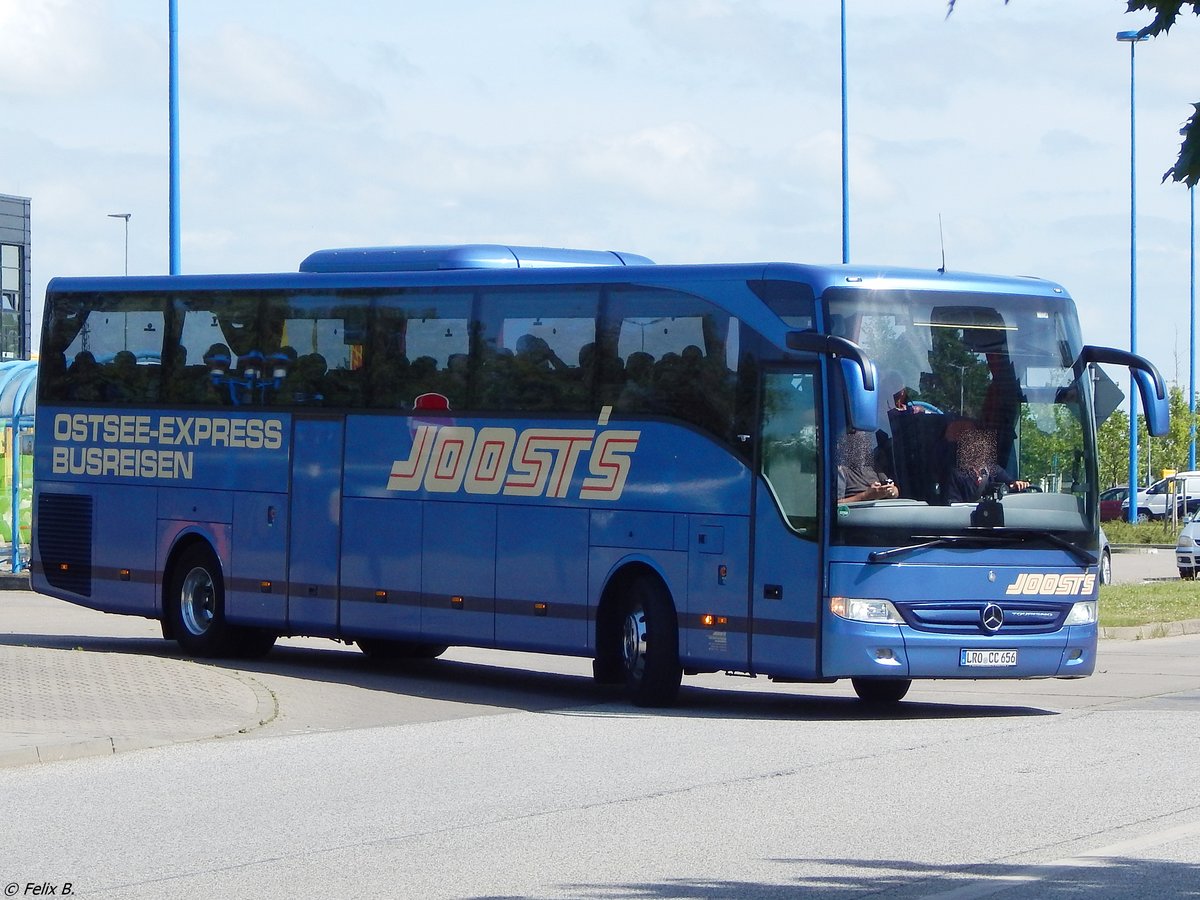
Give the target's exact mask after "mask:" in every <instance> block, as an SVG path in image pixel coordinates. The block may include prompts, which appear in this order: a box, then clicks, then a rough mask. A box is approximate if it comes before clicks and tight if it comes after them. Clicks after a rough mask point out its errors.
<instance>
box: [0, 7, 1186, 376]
mask: <svg viewBox="0 0 1200 900" xmlns="http://www.w3.org/2000/svg"><path fill="white" fill-rule="evenodd" d="M847 7H848V9H847V15H846V19H847V35H848V39H847V69H848V73H849V77H848V99H849V131H848V133H849V140H848V146H849V159H850V165H849V184H850V209H849V214H850V259H851V261H852V262H853V263H858V264H865V265H871V266H876V265H878V266H881V267H883V266H916V267H923V268H936V267H937V266H939V265H940V264H941V262H942V247H943V246H944V251H945V258H946V264H947V266H948V268H950V269H954V270H960V271H973V272H990V273H997V274H1014V275H1036V276H1039V277H1043V278H1048V279H1050V280H1052V281H1056V282H1059V283H1061V284H1063V285H1064V286H1065V287H1066V288H1067V290H1068V291H1069V292H1070V293H1071V294H1072V296H1073V297H1074V298H1075V301H1076V303H1077V304H1078V307H1079V312H1080V318H1081V322H1082V327H1083V336H1084V340H1085V341H1086V342H1087V343H1092V344H1101V345H1106V346H1115V347H1120V348H1126V349H1127V348H1128V347H1129V337H1130V335H1129V325H1130V323H1129V310H1130V95H1129V80H1130V53H1129V45H1128V44H1122V43H1118V42H1117V41H1116V40H1115V35H1116V33H1117V32H1118V31H1124V30H1132V29H1136V28H1139V27H1141V26H1142V25H1144V24H1146V23H1147V22H1148V17H1147V16H1146V15H1145V14H1131V13H1126V12H1125V3H1124V0H1011V2H1010V3H1008V4H1007V5H1005V4H1004V3H1003V2H1002V0H959V2H958V4H957V8H956V10H955V12H954V14H953V15H951V16H949V17H947V16H946V4H945V2H944V0H848V2H847ZM167 11H168V4H167V2H166V0H32V2H31V0H0V116H2V117H3V120H4V125H3V128H0V193H5V194H15V195H18V196H25V197H30V198H31V199H32V204H31V209H32V219H33V228H32V234H33V238H32V251H31V258H32V266H33V282H34V283H33V295H34V298H35V313H34V317H35V323H34V324H35V329H36V328H37V327H38V323H39V322H40V309H38V307H39V306H40V303H41V297H42V296H43V295H44V292H45V286H46V282H47V281H48V280H49V279H50V278H52V277H55V276H59V275H110V274H120V273H121V272H122V271H123V268H124V264H125V262H124V252H125V244H124V241H125V234H124V223H123V222H122V221H121V220H119V219H113V218H109V214H110V213H130V214H131V218H130V220H129V246H128V252H129V272H130V274H159V273H165V272H167V270H168V265H169V264H168V255H169V248H168V227H169V226H168V121H167V68H168V28H167ZM839 12H840V6H839V2H838V0H602V2H601V0H571V2H568V3H564V2H561V0H557V2H550V0H511V2H507V3H496V2H470V0H440V2H438V3H436V4H434V3H414V2H410V0H387V2H376V0H353V2H343V3H341V4H330V3H329V2H327V0H324V2H314V0H288V2H284V0H256V2H253V3H247V2H245V0H179V58H180V73H181V74H180V159H181V172H182V182H181V203H180V210H181V226H182V227H181V234H182V238H181V261H182V271H183V272H184V273H201V272H277V271H295V270H296V268H297V267H298V265H299V263H300V260H301V259H303V258H304V257H305V256H307V255H308V254H309V253H310V252H311V251H313V250H316V249H319V248H325V247H344V246H377V245H391V244H443V243H472V242H484V243H510V244H524V245H539V246H554V247H583V248H597V249H613V250H625V251H630V252H634V253H640V254H643V255H645V256H649V257H650V258H651V259H654V260H655V261H656V262H659V263H693V262H762V261H790V262H808V263H838V262H840V261H841V253H842V244H841V227H842V225H841V222H842V218H841V217H842V206H841V196H842V195H841V178H842V173H841V111H840V97H841V94H840V90H841V88H840V50H839ZM1198 60H1200V20H1198V19H1196V18H1195V17H1192V16H1188V17H1186V19H1183V20H1181V21H1180V23H1179V24H1178V25H1177V26H1176V28H1175V29H1174V30H1173V31H1172V32H1171V33H1170V34H1169V35H1168V36H1166V37H1161V38H1158V39H1155V40H1151V41H1147V42H1145V43H1142V44H1140V45H1138V47H1137V51H1136V67H1137V68H1136V76H1137V97H1136V109H1137V129H1136V148H1137V151H1136V152H1137V168H1136V176H1137V177H1136V181H1137V206H1138V215H1137V235H1138V238H1137V268H1138V279H1137V294H1138V308H1139V315H1138V351H1139V352H1140V353H1142V354H1143V355H1145V356H1147V357H1148V358H1150V359H1151V361H1152V362H1154V363H1155V364H1156V365H1157V366H1158V367H1159V368H1160V369H1161V370H1162V372H1163V374H1164V376H1166V378H1167V379H1168V380H1171V381H1175V382H1177V383H1179V384H1181V385H1182V386H1184V388H1185V389H1186V387H1187V385H1188V381H1189V341H1188V324H1189V289H1190V273H1189V263H1190V253H1191V248H1190V235H1189V197H1188V192H1187V190H1186V188H1184V187H1182V186H1180V185H1177V184H1174V183H1168V184H1163V183H1162V182H1161V179H1162V175H1163V173H1164V172H1165V171H1166V170H1167V169H1168V168H1169V167H1170V166H1171V165H1172V164H1173V162H1174V160H1175V157H1176V155H1177V153H1178V149H1179V142H1180V138H1179V134H1178V131H1179V128H1180V127H1181V126H1182V125H1183V123H1184V122H1185V121H1186V119H1187V118H1188V116H1189V115H1190V114H1191V111H1192V107H1191V104H1192V103H1194V102H1197V101H1200V77H1197V73H1200V65H1198V64H1197V61H1198ZM939 223H940V224H939ZM35 334H36V332H35ZM1113 374H1114V375H1116V374H1117V373H1116V372H1114V373H1113ZM1122 380H1124V379H1122ZM1125 383H1126V384H1127V380H1126V381H1125Z"/></svg>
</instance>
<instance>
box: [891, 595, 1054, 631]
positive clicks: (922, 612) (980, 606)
mask: <svg viewBox="0 0 1200 900" xmlns="http://www.w3.org/2000/svg"><path fill="white" fill-rule="evenodd" d="M989 605H992V604H989V603H988V602H986V601H976V602H969V601H968V602H959V603H945V602H940V603H903V602H900V603H897V604H896V608H897V609H898V610H899V611H900V615H901V616H903V617H904V621H905V622H907V623H908V625H909V626H911V627H912V628H915V629H917V630H918V631H931V632H934V633H935V634H981V633H985V632H984V629H983V628H982V627H981V622H982V615H983V610H984V607H986V606H989ZM995 605H998V606H999V607H1000V608H1001V609H1002V610H1003V611H1004V624H1003V625H1002V626H1001V627H1000V629H999V631H998V632H997V633H998V634H1011V635H1014V636H1015V635H1019V634H1048V633H1050V632H1053V631H1057V630H1058V629H1059V628H1061V627H1062V623H1063V620H1065V619H1066V617H1067V613H1068V612H1069V611H1070V604H1061V603H1059V604H1051V603H1011V602H1007V601H1005V602H1001V603H998V604H995Z"/></svg>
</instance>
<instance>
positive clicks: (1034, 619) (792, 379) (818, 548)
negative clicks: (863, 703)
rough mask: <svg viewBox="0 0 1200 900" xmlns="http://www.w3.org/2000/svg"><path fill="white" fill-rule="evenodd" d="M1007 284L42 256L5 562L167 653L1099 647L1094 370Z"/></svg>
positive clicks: (1071, 338) (777, 654)
mask: <svg viewBox="0 0 1200 900" xmlns="http://www.w3.org/2000/svg"><path fill="white" fill-rule="evenodd" d="M1100 362H1105V363H1116V364H1119V365H1125V366H1128V367H1129V368H1130V371H1131V372H1132V373H1133V375H1134V377H1135V380H1136V381H1137V384H1138V385H1139V388H1140V393H1141V394H1142V401H1143V406H1144V408H1145V410H1146V414H1147V419H1148V422H1149V424H1150V427H1151V430H1152V431H1153V432H1154V433H1160V432H1161V431H1162V430H1165V427H1166V399H1165V391H1164V388H1163V384H1162V379H1161V377H1160V376H1159V374H1158V373H1157V371H1155V370H1154V368H1153V367H1152V366H1151V365H1150V364H1149V363H1147V362H1145V361H1144V360H1142V359H1140V358H1138V357H1135V356H1132V355H1131V354H1128V353H1124V352H1122V351H1117V350H1109V349H1103V348H1096V347H1090V346H1085V345H1084V344H1083V342H1082V340H1081V337H1080V331H1079V325H1078V321H1077V317H1076V312H1075V308H1074V305H1073V303H1072V301H1071V299H1070V298H1069V297H1068V296H1067V294H1066V293H1065V291H1064V290H1063V289H1062V288H1061V287H1058V286H1057V285H1054V284H1051V283H1049V282H1046V281H1041V280H1036V279H1028V278H1019V279H1018V278H997V277H985V276H978V275H964V274H953V273H943V272H918V271H905V270H897V271H888V270H875V269H867V268H862V267H849V266H809V265H794V264H784V263H769V264H754V265H692V266H655V265H653V264H652V263H651V262H650V261H649V260H647V259H644V258H642V257H638V256H633V255H630V254H617V253H607V252H600V251H566V250H547V249H539V248H521V247H501V246H492V245H471V246H462V247H397V248H363V249H349V250H328V251H319V252H317V253H314V254H312V255H311V256H310V257H308V258H307V259H306V260H305V261H304V262H303V263H302V264H301V266H300V271H299V272H297V273H290V274H276V275H220V276H215V275H214V276H175V277H136V278H58V279H55V280H53V281H52V282H51V283H50V285H49V288H48V291H47V300H46V311H45V317H44V323H43V335H42V350H41V357H40V363H39V365H40V370H39V382H38V384H39V397H38V408H37V427H36V442H37V447H36V473H35V485H36V495H35V500H34V539H33V564H32V578H33V585H34V587H35V588H36V589H37V590H39V591H41V592H43V593H46V594H49V595H51V596H54V597H59V598H62V599H64V600H69V601H71V602H74V603H78V604H82V605H84V606H89V607H92V608H95V609H100V610H105V611H108V612H114V613H124V614H130V615H140V616H146V617H149V618H154V619H158V620H160V621H161V623H162V629H163V634H164V636H166V637H168V638H173V639H175V640H177V641H178V642H179V644H180V645H181V646H182V647H183V648H184V649H185V651H187V652H189V653H192V654H195V655H198V656H220V655H233V656H239V655H240V656H250V655H255V654H262V653H265V652H267V651H268V650H269V649H270V648H271V646H272V645H273V643H274V642H275V640H276V638H277V637H278V636H281V635H313V636H325V637H329V638H333V639H338V640H345V641H354V642H357V643H358V645H359V646H360V647H361V649H362V650H363V651H364V652H366V653H368V654H371V655H374V656H378V657H384V658H388V657H391V658H402V657H427V658H428V657H434V656H437V655H438V654H440V653H441V652H442V651H443V650H444V649H445V648H446V647H447V646H450V645H469V646H477V647H495V648H504V649H520V650H532V651H542V652H547V653H558V654H568V655H575V656H582V657H588V658H591V659H593V661H594V663H593V665H594V672H595V677H596V679H597V680H598V681H600V682H602V683H612V682H616V683H625V684H626V685H627V686H628V691H629V694H630V697H631V699H632V700H633V701H634V702H635V703H638V704H641V705H665V704H669V703H671V702H673V701H674V700H675V699H676V695H677V693H678V690H679V686H680V681H681V677H682V675H683V674H685V673H686V674H694V673H701V672H714V671H722V670H724V671H729V672H738V673H751V674H760V675H765V676H769V677H771V678H773V679H775V680H778V681H786V682H793V681H794V682H829V681H833V680H836V679H842V678H849V679H851V680H852V683H853V686H854V689H855V690H856V692H857V693H858V695H859V696H860V697H862V698H863V699H865V700H868V701H874V702H887V701H895V700H899V699H900V698H901V697H903V696H904V694H905V692H906V691H907V689H908V687H909V685H910V683H911V680H912V679H915V678H989V677H1003V678H1024V677H1036V676H1051V677H1054V676H1057V677H1076V676H1082V675H1087V674H1089V673H1090V672H1091V671H1092V670H1093V667H1094V665H1095V652H1096V638H1097V624H1096V605H1097V595H1098V585H1097V551H1098V547H1097V530H1098V529H1097V519H1098V499H1097V495H1098V491H1097V486H1098V478H1097V471H1096V449H1095V448H1096V443H1095V440H1096V439H1095V431H1096V420H1095V408H1094V405H1095V401H1094V397H1095V394H1096V392H1095V385H1094V382H1095V381H1096V380H1097V379H1102V378H1104V377H1105V376H1104V375H1103V374H1102V372H1101V370H1100V369H1099V368H1098V366H1096V365H1095V364H1096V363H1100Z"/></svg>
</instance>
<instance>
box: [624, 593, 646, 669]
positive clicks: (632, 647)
mask: <svg viewBox="0 0 1200 900" xmlns="http://www.w3.org/2000/svg"><path fill="white" fill-rule="evenodd" d="M621 655H622V658H623V661H624V663H625V671H626V672H628V673H630V674H631V675H633V676H634V677H635V678H639V679H640V678H641V677H642V675H643V674H644V673H645V671H646V612H645V610H643V609H635V610H633V611H632V612H630V613H629V614H628V615H627V616H625V632H624V640H623V641H622V642H621Z"/></svg>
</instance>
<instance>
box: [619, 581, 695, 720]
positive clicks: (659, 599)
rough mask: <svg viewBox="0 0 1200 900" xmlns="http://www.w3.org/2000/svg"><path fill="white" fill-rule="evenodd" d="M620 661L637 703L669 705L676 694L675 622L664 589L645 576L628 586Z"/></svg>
mask: <svg viewBox="0 0 1200 900" xmlns="http://www.w3.org/2000/svg"><path fill="white" fill-rule="evenodd" d="M621 662H622V665H623V668H624V670H625V684H626V686H627V688H628V690H629V696H630V699H631V700H633V702H634V704H635V705H637V706H670V705H671V704H672V703H674V702H675V697H676V696H677V695H678V693H679V682H680V680H681V679H682V678H683V668H682V667H681V666H680V664H679V625H678V622H677V620H676V616H675V609H674V607H673V606H672V604H671V601H670V599H669V598H668V597H667V595H666V591H665V590H664V589H663V588H662V587H661V586H659V585H657V584H655V583H654V582H652V581H651V580H650V579H648V578H644V577H643V578H638V579H636V580H635V581H634V582H633V584H632V585H631V586H630V590H629V595H628V599H627V603H626V606H625V616H624V619H623V622H622V633H621Z"/></svg>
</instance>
